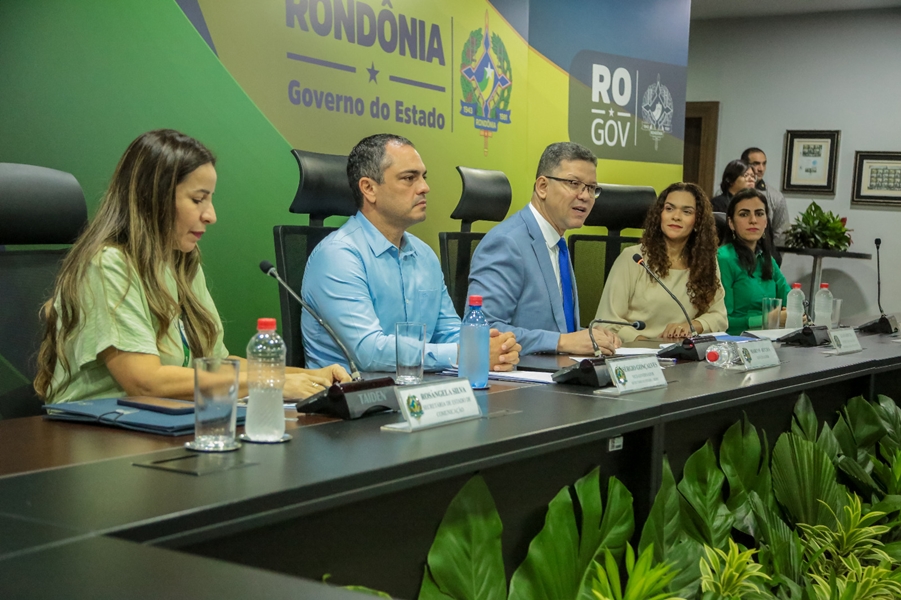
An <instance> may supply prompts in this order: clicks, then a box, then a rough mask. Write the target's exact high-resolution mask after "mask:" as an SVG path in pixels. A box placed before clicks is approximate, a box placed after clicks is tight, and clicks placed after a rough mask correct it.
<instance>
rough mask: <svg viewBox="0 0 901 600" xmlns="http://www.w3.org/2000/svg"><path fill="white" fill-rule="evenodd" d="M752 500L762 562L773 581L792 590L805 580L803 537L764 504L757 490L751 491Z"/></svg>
mask: <svg viewBox="0 0 901 600" xmlns="http://www.w3.org/2000/svg"><path fill="white" fill-rule="evenodd" d="M750 502H751V506H752V507H753V510H754V516H755V518H756V520H757V523H758V525H759V527H758V531H757V535H758V536H759V537H755V539H756V541H757V545H758V546H759V547H760V563H761V564H763V565H765V567H766V570H767V572H769V573H770V574H771V575H772V576H773V580H774V582H776V583H778V584H780V585H782V586H783V587H786V588H789V591H791V590H793V589H794V588H795V587H796V586H800V585H801V584H803V583H804V579H803V575H802V569H803V566H802V558H803V553H804V547H803V546H802V544H801V538H800V536H799V535H798V533H797V532H796V531H794V530H792V529H789V527H788V525H787V524H786V523H785V521H783V520H782V517H781V516H780V515H779V513H778V512H776V510H775V509H773V508H772V507H770V506H767V505H766V504H764V502H763V501H762V500H761V499H760V497H759V496H758V495H757V493H756V492H751V494H750Z"/></svg>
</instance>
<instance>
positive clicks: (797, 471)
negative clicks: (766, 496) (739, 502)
mask: <svg viewBox="0 0 901 600" xmlns="http://www.w3.org/2000/svg"><path fill="white" fill-rule="evenodd" d="M771 468H772V474H773V491H774V492H775V494H776V499H777V500H778V501H779V503H780V504H781V505H782V506H783V507H784V508H785V510H786V511H787V512H788V514H789V516H790V517H791V520H792V521H793V522H795V523H807V524H809V525H826V526H827V527H834V526H835V515H836V514H839V513H841V509H842V507H843V506H844V505H845V499H846V497H847V492H846V490H845V488H844V486H842V485H840V484H839V483H838V482H837V481H836V474H835V466H834V465H833V464H832V461H831V460H829V457H828V456H827V455H826V453H825V452H823V450H822V449H821V448H819V447H818V446H817V445H816V444H815V443H814V442H810V441H807V440H805V439H802V438H800V437H798V436H797V435H794V434H791V433H783V434H782V435H781V436H779V440H778V441H777V442H776V446H775V447H774V448H773V463H772V467H771ZM820 500H822V502H820ZM823 503H825V505H824V504H823ZM830 509H831V510H830Z"/></svg>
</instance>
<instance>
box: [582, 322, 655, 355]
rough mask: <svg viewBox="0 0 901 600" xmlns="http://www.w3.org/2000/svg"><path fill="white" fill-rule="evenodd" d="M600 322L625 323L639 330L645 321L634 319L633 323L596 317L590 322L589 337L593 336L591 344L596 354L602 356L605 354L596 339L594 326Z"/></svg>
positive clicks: (610, 323) (609, 323)
mask: <svg viewBox="0 0 901 600" xmlns="http://www.w3.org/2000/svg"><path fill="white" fill-rule="evenodd" d="M598 323H606V324H607V325H624V326H626V327H634V328H635V329H637V330H638V331H641V330H642V329H644V327H645V325H644V321H632V322H631V323H630V322H628V321H608V320H607V319H595V320H593V321H592V322H591V323H589V324H588V337H590V338H591V345H592V347H593V348H594V355H595V356H600V355H601V354H603V353H602V352H601V349H600V348H599V347H598V343H597V341H595V339H594V326H595V325H596V324H598Z"/></svg>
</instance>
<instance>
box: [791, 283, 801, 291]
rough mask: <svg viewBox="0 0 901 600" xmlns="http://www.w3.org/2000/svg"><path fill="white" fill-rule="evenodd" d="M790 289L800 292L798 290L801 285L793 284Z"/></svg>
mask: <svg viewBox="0 0 901 600" xmlns="http://www.w3.org/2000/svg"><path fill="white" fill-rule="evenodd" d="M792 289H795V290H800V289H801V284H800V283H793V284H792Z"/></svg>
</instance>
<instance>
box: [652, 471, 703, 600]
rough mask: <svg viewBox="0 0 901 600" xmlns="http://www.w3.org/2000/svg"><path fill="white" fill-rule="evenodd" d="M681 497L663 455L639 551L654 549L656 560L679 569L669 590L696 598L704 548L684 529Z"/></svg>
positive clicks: (678, 594)
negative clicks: (658, 488) (657, 488)
mask: <svg viewBox="0 0 901 600" xmlns="http://www.w3.org/2000/svg"><path fill="white" fill-rule="evenodd" d="M679 497H680V496H679V491H678V490H677V489H676V481H675V478H674V477H673V471H672V469H670V466H669V461H668V460H667V459H666V458H664V459H663V478H662V481H661V485H660V490H659V491H658V492H657V496H656V498H654V505H653V506H652V507H651V513H650V514H649V515H648V519H647V521H645V524H644V527H643V528H642V530H641V541H640V542H639V544H638V552H639V554H644V553H645V552H646V551H647V550H648V549H649V548H652V549H653V558H654V562H655V563H661V562H663V561H666V562H668V563H669V564H671V565H672V566H673V569H675V571H676V576H675V578H674V579H673V580H672V581H671V582H670V584H669V587H668V590H669V591H670V592H672V593H673V594H675V595H676V596H682V597H685V598H693V597H694V596H695V595H696V594H697V592H698V588H699V586H700V577H701V568H700V559H701V555H702V554H703V551H704V547H703V546H702V545H701V544H700V543H698V542H696V541H695V540H694V539H692V538H690V537H689V536H688V535H687V534H686V533H685V532H684V531H683V529H682V517H681V510H680V508H679Z"/></svg>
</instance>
